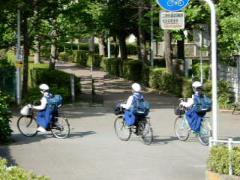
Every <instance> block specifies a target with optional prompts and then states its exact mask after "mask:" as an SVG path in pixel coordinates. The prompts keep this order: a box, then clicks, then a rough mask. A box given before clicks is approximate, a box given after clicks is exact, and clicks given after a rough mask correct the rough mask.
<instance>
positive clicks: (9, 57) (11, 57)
mask: <svg viewBox="0 0 240 180" xmlns="http://www.w3.org/2000/svg"><path fill="white" fill-rule="evenodd" d="M6 56H7V60H8V62H9V63H10V64H15V63H16V55H15V53H14V51H12V50H9V51H7V53H6Z"/></svg>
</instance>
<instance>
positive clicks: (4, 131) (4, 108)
mask: <svg viewBox="0 0 240 180" xmlns="http://www.w3.org/2000/svg"><path fill="white" fill-rule="evenodd" d="M8 98H9V97H8V96H6V95H5V94H3V93H2V92H1V91H0V142H2V143H5V142H8V141H9V139H10V136H11V132H12V130H11V128H10V124H9V123H10V118H11V113H10V111H9V108H8V102H7V101H8Z"/></svg>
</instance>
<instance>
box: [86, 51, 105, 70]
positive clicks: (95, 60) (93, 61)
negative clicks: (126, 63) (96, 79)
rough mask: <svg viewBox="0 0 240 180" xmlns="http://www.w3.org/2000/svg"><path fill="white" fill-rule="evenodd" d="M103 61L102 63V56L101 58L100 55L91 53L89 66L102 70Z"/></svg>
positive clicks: (88, 61)
mask: <svg viewBox="0 0 240 180" xmlns="http://www.w3.org/2000/svg"><path fill="white" fill-rule="evenodd" d="M101 61H102V56H100V55H98V54H91V53H89V56H88V60H87V66H88V67H91V65H92V66H93V68H100V64H101Z"/></svg>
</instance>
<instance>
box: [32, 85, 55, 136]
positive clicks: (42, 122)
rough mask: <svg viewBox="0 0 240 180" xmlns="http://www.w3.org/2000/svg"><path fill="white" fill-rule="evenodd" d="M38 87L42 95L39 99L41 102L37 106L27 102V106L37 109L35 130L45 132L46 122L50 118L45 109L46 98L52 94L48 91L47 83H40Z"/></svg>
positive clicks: (49, 113)
mask: <svg viewBox="0 0 240 180" xmlns="http://www.w3.org/2000/svg"><path fill="white" fill-rule="evenodd" d="M39 89H40V92H41V94H42V95H43V96H42V98H41V100H40V102H41V104H40V105H39V106H34V105H31V104H29V107H30V108H32V109H35V110H38V111H39V112H38V116H37V122H38V125H39V127H38V129H37V130H38V131H39V132H46V128H47V127H48V124H49V122H50V120H51V118H52V115H51V112H49V111H47V103H48V98H50V97H51V96H52V95H51V93H49V86H48V85H47V84H41V85H40V86H39Z"/></svg>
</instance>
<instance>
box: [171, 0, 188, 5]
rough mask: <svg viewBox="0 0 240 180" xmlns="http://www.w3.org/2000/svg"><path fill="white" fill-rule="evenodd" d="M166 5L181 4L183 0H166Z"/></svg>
mask: <svg viewBox="0 0 240 180" xmlns="http://www.w3.org/2000/svg"><path fill="white" fill-rule="evenodd" d="M167 5H168V6H174V5H177V6H183V5H184V1H183V0H168V2H167Z"/></svg>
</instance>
